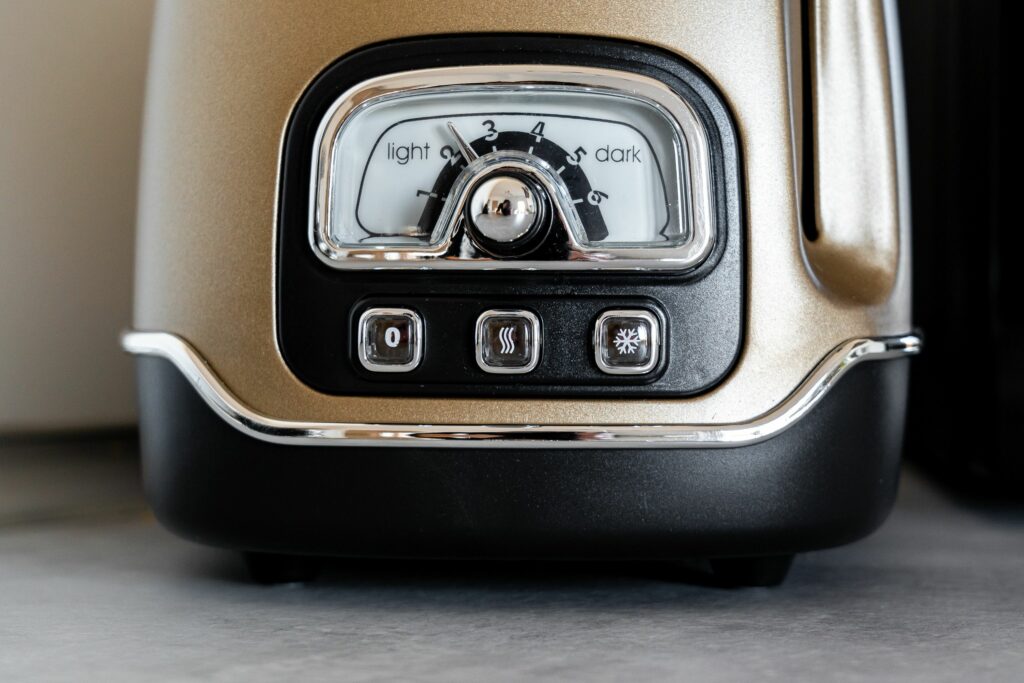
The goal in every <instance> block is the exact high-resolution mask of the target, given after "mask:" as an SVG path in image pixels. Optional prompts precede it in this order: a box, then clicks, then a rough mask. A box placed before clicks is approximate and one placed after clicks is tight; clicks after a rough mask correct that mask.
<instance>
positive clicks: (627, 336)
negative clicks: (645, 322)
mask: <svg viewBox="0 0 1024 683" xmlns="http://www.w3.org/2000/svg"><path fill="white" fill-rule="evenodd" d="M614 343H615V350H616V351H618V352H619V353H623V354H633V353H635V352H636V350H637V349H638V348H639V347H640V333H639V332H638V331H637V329H636V328H635V327H634V328H632V329H627V328H625V327H624V328H622V329H620V330H619V331H618V332H617V333H616V334H615V340H614Z"/></svg>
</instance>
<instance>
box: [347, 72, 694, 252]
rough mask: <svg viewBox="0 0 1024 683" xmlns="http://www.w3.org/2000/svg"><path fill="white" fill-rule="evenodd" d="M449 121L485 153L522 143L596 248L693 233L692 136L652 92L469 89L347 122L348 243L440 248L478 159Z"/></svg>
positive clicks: (372, 110) (373, 107)
mask: <svg viewBox="0 0 1024 683" xmlns="http://www.w3.org/2000/svg"><path fill="white" fill-rule="evenodd" d="M449 124H451V125H452V126H454V127H455V129H456V130H457V131H458V132H459V133H460V134H461V135H462V137H463V139H464V140H465V141H466V142H468V144H469V145H470V147H472V151H473V152H475V153H476V154H478V155H484V154H487V153H489V152H495V151H506V150H515V151H517V152H521V153H525V154H528V155H531V156H533V157H536V158H537V159H539V160H541V161H542V162H544V163H546V164H547V166H548V167H549V168H550V169H551V171H552V172H553V173H554V174H556V175H557V177H558V178H559V180H560V181H561V182H563V183H564V185H565V188H566V189H567V191H568V194H569V196H570V197H571V203H572V210H573V211H575V212H576V214H577V215H578V217H579V221H578V225H580V226H582V229H583V233H584V234H579V235H576V239H577V240H578V241H579V242H580V243H581V244H584V245H588V246H604V247H625V248H629V247H644V248H652V247H654V248H657V247H669V248H671V247H677V246H678V245H680V244H682V243H684V242H686V241H687V240H688V239H689V237H690V231H689V229H688V225H687V221H686V219H685V216H686V211H685V205H684V199H683V198H684V197H685V192H684V187H685V181H686V165H685V158H686V155H685V148H684V144H685V143H684V140H683V137H682V135H681V134H680V132H679V128H678V126H677V125H676V124H675V122H674V120H673V119H671V118H670V117H669V116H668V115H667V114H666V113H665V112H664V111H663V110H662V109H660V108H658V107H656V106H654V105H652V104H650V103H648V102H647V101H645V100H642V99H639V98H635V97H630V96H625V95H621V94H617V93H613V92H606V91H600V90H594V89H588V88H583V87H574V86H555V85H517V86H465V87H455V88H446V89H443V90H441V89H436V90H429V89H427V90H423V91H418V92H409V93H402V94H400V95H391V96H387V97H381V98H378V99H376V100H370V101H369V102H367V103H366V104H364V105H362V106H361V107H359V108H357V109H356V110H354V111H353V112H352V113H351V114H350V115H349V117H348V118H347V120H346V121H345V123H344V124H343V125H342V126H341V128H340V129H339V131H338V134H337V138H336V140H335V144H334V145H333V158H332V159H331V163H332V165H333V170H334V182H333V183H332V188H331V196H330V198H329V211H330V226H331V228H330V238H331V241H332V242H334V243H335V244H337V245H341V246H352V247H358V246H373V245H394V246H417V245H419V246H428V245H431V244H433V243H434V242H436V241H437V240H438V239H440V238H441V237H443V235H441V234H440V231H438V230H435V227H437V223H438V219H439V217H440V216H441V213H442V210H443V208H444V205H445V203H446V202H448V201H449V200H451V199H452V198H451V197H449V195H448V193H449V190H451V188H452V185H453V183H454V181H455V179H456V177H458V175H459V173H460V172H461V171H462V169H463V168H464V167H465V166H466V163H467V159H466V158H465V155H464V154H463V153H462V152H460V147H459V144H458V141H457V140H456V139H455V137H454V134H453V133H452V131H451V130H450V129H449Z"/></svg>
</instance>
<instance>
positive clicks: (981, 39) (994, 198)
mask: <svg viewBox="0 0 1024 683" xmlns="http://www.w3.org/2000/svg"><path fill="white" fill-rule="evenodd" d="M1004 7H1005V5H1004V3H1002V2H995V1H992V2H957V1H956V0H942V1H936V0H903V1H902V2H900V19H901V24H902V37H903V54H904V71H905V74H906V95H907V116H908V124H909V125H908V128H909V137H910V140H909V143H910V165H911V201H912V207H913V209H912V211H913V222H914V238H913V248H914V316H915V320H916V321H917V322H918V323H919V324H920V325H921V327H922V329H923V330H924V333H925V338H926V341H927V343H928V353H926V354H924V355H922V356H921V358H920V360H919V363H917V364H916V365H915V367H914V369H913V381H912V382H911V401H910V406H909V411H910V412H909V420H910V423H909V430H908V449H907V453H908V455H909V456H910V457H911V458H914V459H915V460H917V461H918V462H919V463H921V464H923V465H925V466H927V467H928V468H929V469H931V470H932V471H934V472H936V473H938V474H940V475H941V476H943V477H945V478H948V479H949V480H950V481H951V482H953V483H955V484H956V485H957V486H959V487H961V488H967V487H974V488H978V487H980V488H983V489H986V490H996V489H1001V490H1004V491H1006V492H1010V493H1015V494H1016V495H1020V491H1021V489H1020V484H1021V483H1022V482H1024V457H1022V452H1021V446H1020V445H1019V444H1020V442H1019V440H1018V438H1016V434H1015V432H1014V430H1015V428H1020V427H1021V426H1022V425H1024V330H1022V325H1021V316H1022V310H1021V309H1022V307H1021V305H1020V303H1019V293H1020V292H1021V290H1022V289H1024V287H1022V276H1021V271H1022V266H1021V264H1019V263H1016V262H1015V261H1016V260H1017V259H1018V258H1019V255H1020V253H1021V238H1020V226H1019V221H1018V219H1017V218H1016V217H1015V216H1011V215H1009V213H1008V204H1007V200H1006V197H1007V179H1008V177H1009V173H1008V163H1009V161H1008V158H1009V154H1008V152H1009V151H1010V150H1011V149H1013V148H1015V147H1013V148H1011V145H1010V140H1009V138H1008V134H1010V133H1011V132H1015V131H1013V130H1011V129H1012V128H1013V127H1012V126H1006V125H1004V121H1005V120H1006V104H1007V92H1008V89H1009V87H1008V86H1009V69H1007V62H1006V59H1005V55H1006V49H1007V35H1006V32H1007V30H1008V28H1007V27H1008V20H1007V19H1008V18H1007V17H1006V13H1005V11H1004ZM1014 138H1015V136H1014ZM964 475H969V476H966V477H965V476H964Z"/></svg>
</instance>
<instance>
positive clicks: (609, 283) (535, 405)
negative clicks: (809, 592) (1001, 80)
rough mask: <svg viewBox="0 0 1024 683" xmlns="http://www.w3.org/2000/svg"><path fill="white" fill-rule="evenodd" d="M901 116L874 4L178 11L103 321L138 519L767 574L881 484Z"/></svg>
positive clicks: (161, 38) (162, 47) (901, 298)
mask: <svg viewBox="0 0 1024 683" xmlns="http://www.w3.org/2000/svg"><path fill="white" fill-rule="evenodd" d="M904 137H905V130H904V113H903V95H902V87H901V66H900V50H899V35H898V26H897V22H896V14H895V8H894V5H893V3H892V2H883V1H881V0H864V1H860V2H846V1H845V0H843V1H840V0H808V1H807V2H796V1H780V2H776V3H760V4H757V5H751V4H750V3H748V2H745V1H743V0H722V1H721V2H715V3H707V2H700V1H698V0H667V1H666V2H660V3H653V4H650V5H643V6H638V7H631V8H629V9H627V8H626V7H625V6H623V5H622V4H620V3H615V2H601V1H596V2H595V1H592V0H591V1H588V2H565V3H558V4H552V3H549V2H538V1H535V0H521V1H520V2H518V3H516V5H515V6H514V8H513V7H511V6H509V7H506V8H504V9H503V8H502V6H501V5H497V6H491V5H487V6H483V5H480V4H479V3H475V2H468V1H464V0H453V1H450V2H437V3H433V2H422V3H420V2H398V3H373V2H368V1H365V0H358V1H353V2H347V3H315V2H310V3H298V4H297V3H294V2H288V1H284V0H272V1H270V2H267V3H264V4H261V5H260V6H259V8H258V9H257V8H254V7H251V6H249V5H244V4H223V5H216V6H211V5H209V4H208V3H205V2H198V1H194V2H175V3H164V4H161V5H160V6H159V9H158V12H157V17H156V20H155V33H154V38H153V48H152V56H151V64H150V75H149V82H148V92H147V102H146V113H145V123H144V140H143V153H142V171H141V188H140V199H139V201H140V206H139V221H138V236H137V247H136V248H137V260H136V292H135V297H136V298H135V312H134V323H133V329H132V330H130V331H128V332H126V333H125V334H124V336H123V338H122V344H123V346H124V348H125V349H126V350H127V351H129V352H130V353H132V354H135V355H136V356H137V374H138V395H139V406H140V433H141V449H142V458H143V473H144V482H145V488H146V491H147V495H148V498H149V500H150V502H151V504H152V507H153V509H154V511H155V514H156V516H157V517H158V519H159V520H160V521H161V522H162V523H163V524H164V525H166V526H167V527H169V528H170V529H172V530H173V531H175V532H177V533H178V534H180V535H182V536H184V537H186V538H189V539H193V540H195V541H198V542H201V543H206V544H210V545H214V546H220V547H225V548H230V549H235V550H239V551H242V552H244V553H246V556H247V557H248V558H249V560H250V566H251V568H252V569H253V574H254V576H255V577H256V578H258V579H261V580H277V579H284V578H287V577H294V576H296V572H299V573H300V574H301V573H303V572H305V571H306V570H305V569H302V568H303V567H306V568H308V567H310V566H311V565H312V563H311V561H310V560H308V559H303V558H313V557H321V556H340V557H360V558H506V559H524V558H529V559H573V560H596V559H642V560H655V561H656V560H669V561H677V560H688V559H690V560H692V559H698V560H700V561H701V562H704V563H706V566H708V567H710V569H711V570H712V571H713V572H714V573H715V576H717V577H719V578H721V579H722V580H723V581H727V582H730V583H735V584H749V585H770V584H775V583H779V582H780V581H782V579H783V578H784V577H785V574H786V571H787V570H788V568H789V566H790V562H791V560H792V558H793V556H794V554H796V553H799V552H803V551H808V550H813V549H818V548H825V547H829V546H834V545H837V544H842V543H846V542H849V541H853V540H855V539H857V538H860V537H862V536H864V535H866V534H867V533H869V532H870V531H872V530H873V529H874V528H876V527H877V526H878V525H879V524H880V523H881V522H882V520H883V519H884V518H885V516H886V514H887V512H888V510H889V508H890V506H891V504H892V502H893V498H894V495H895V491H896V488H897V481H898V473H899V459H900V450H901V441H902V435H903V423H904V407H905V401H906V394H907V373H908V358H909V357H910V356H911V355H913V354H915V353H916V352H917V351H918V350H919V348H920V339H919V338H918V337H917V336H916V335H915V334H914V331H913V327H912V324H911V317H910V315H911V312H910V294H911V285H910V257H909V250H908V248H907V245H908V244H909V242H908V240H909V230H910V226H909V220H908V204H907V178H906V168H907V159H906V150H905V141H904ZM297 568H298V569H297Z"/></svg>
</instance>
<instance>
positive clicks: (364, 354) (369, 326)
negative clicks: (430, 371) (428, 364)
mask: <svg viewBox="0 0 1024 683" xmlns="http://www.w3.org/2000/svg"><path fill="white" fill-rule="evenodd" d="M358 336H359V338H358V346H359V361H360V362H361V363H362V365H363V367H364V368H366V369H367V370H370V371H372V372H409V371H410V370H413V369H414V368H415V367H416V366H417V365H419V363H420V356H421V355H422V344H423V322H422V320H421V319H420V316H419V314H418V313H416V312H415V311H412V310H409V309H407V308H371V309H369V310H367V311H366V312H365V313H363V314H362V316H360V318H359V331H358Z"/></svg>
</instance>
